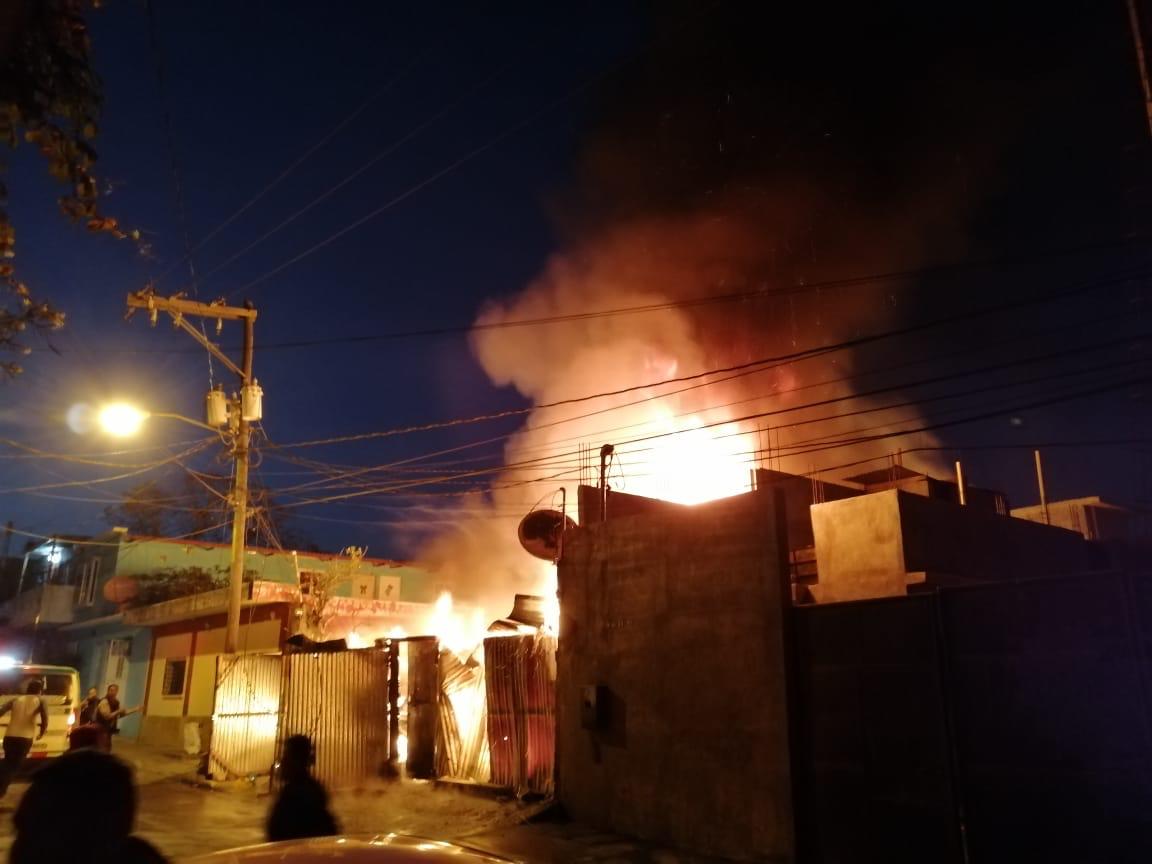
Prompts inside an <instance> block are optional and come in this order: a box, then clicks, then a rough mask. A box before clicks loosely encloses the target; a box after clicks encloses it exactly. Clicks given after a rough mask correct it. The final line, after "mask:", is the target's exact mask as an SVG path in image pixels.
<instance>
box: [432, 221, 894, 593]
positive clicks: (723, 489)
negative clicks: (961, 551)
mask: <svg viewBox="0 0 1152 864" xmlns="http://www.w3.org/2000/svg"><path fill="white" fill-rule="evenodd" d="M739 209H740V208H724V209H723V210H718V211H714V212H707V213H701V214H696V215H690V216H654V217H648V218H643V219H635V220H630V221H627V222H625V223H623V224H619V225H616V226H614V227H612V228H609V229H606V230H604V231H602V232H599V233H597V234H595V235H593V236H590V237H589V238H588V239H586V240H584V241H582V242H579V243H577V244H576V245H574V246H573V248H571V249H569V250H568V251H566V252H564V253H561V254H558V255H556V256H555V257H554V258H553V259H552V260H551V261H550V262H549V264H548V266H547V267H546V269H545V270H544V272H543V273H542V274H541V275H540V276H539V277H538V278H537V279H536V280H535V281H534V282H533V283H532V284H531V285H529V286H528V287H527V288H526V289H525V290H524V291H523V292H521V293H520V294H518V295H516V296H515V297H513V298H512V299H510V300H508V301H505V302H500V303H493V304H492V305H490V306H489V307H488V308H487V309H485V310H484V311H483V313H482V314H481V315H480V317H479V319H478V323H482V324H495V323H501V322H510V321H518V320H524V319H541V318H558V319H564V320H560V321H557V322H556V323H553V324H546V325H535V326H528V327H503V328H490V329H479V330H477V331H475V332H474V334H473V339H472V343H473V348H474V352H475V355H476V357H477V359H478V360H479V362H480V363H481V365H482V366H483V368H484V370H485V371H486V372H487V374H488V375H489V377H490V378H491V380H492V381H493V383H495V384H497V385H499V386H511V387H515V388H516V389H517V390H518V391H519V392H520V393H521V394H523V395H524V396H525V397H527V398H528V399H530V400H531V401H532V402H533V403H534V404H536V405H537V406H545V407H538V408H537V409H536V410H534V411H533V412H532V413H531V414H530V415H529V416H528V418H527V420H526V422H525V423H524V426H523V428H522V429H521V430H520V431H519V432H518V433H516V434H515V435H514V436H512V438H511V439H510V440H509V441H508V442H507V445H506V448H505V464H506V466H507V468H506V470H505V472H504V473H503V474H502V475H501V476H500V477H498V478H497V479H496V481H495V483H494V486H495V489H494V491H493V492H492V494H491V498H490V500H488V499H486V507H487V512H486V513H483V514H481V515H479V516H478V515H476V513H475V509H476V507H477V506H479V505H480V502H478V501H472V502H469V504H468V507H469V510H470V511H472V515H471V516H462V517H461V521H460V523H459V524H458V525H457V526H456V527H455V528H454V529H453V530H452V531H450V532H449V533H447V534H445V535H443V536H441V537H440V538H438V539H437V540H435V541H434V542H433V543H431V544H430V545H429V546H428V547H427V548H426V549H425V550H424V552H423V554H422V555H421V558H422V559H423V560H424V561H426V562H428V563H430V564H431V565H433V566H434V567H436V568H437V570H438V571H439V573H440V575H441V578H443V579H444V580H445V581H446V582H448V583H449V584H454V585H456V586H457V588H458V590H461V592H462V593H463V594H464V595H465V596H468V595H469V594H470V595H472V597H473V598H474V599H478V600H481V601H482V602H484V603H485V604H486V605H487V606H488V608H489V609H490V610H493V611H498V612H501V613H503V611H505V610H503V609H502V608H501V607H502V605H506V604H507V603H508V602H509V601H510V599H511V594H512V593H514V592H516V591H539V590H541V589H542V587H544V586H546V585H547V582H548V578H549V571H550V570H551V568H550V567H549V565H547V564H546V563H544V562H540V561H536V560H534V559H532V558H531V557H529V556H528V554H527V553H525V552H524V551H523V550H522V549H521V548H520V546H519V544H518V542H517V539H516V525H517V522H518V521H519V519H520V518H521V517H522V516H523V515H525V514H526V513H527V512H528V511H529V509H531V508H532V506H533V505H539V506H550V507H557V506H558V502H559V500H560V497H559V495H558V494H550V493H557V491H558V490H559V489H560V487H562V486H563V487H565V488H566V490H567V501H568V506H569V508H570V511H569V512H570V513H571V515H573V516H574V515H575V513H574V502H575V488H576V485H577V483H578V482H579V481H580V480H581V479H584V480H585V482H589V481H592V480H593V472H592V468H593V462H594V461H595V459H594V455H593V457H592V458H588V457H587V456H582V455H581V446H582V445H583V446H584V447H585V448H588V449H591V450H592V451H593V453H595V452H597V451H598V450H599V447H600V445H601V444H604V443H612V444H615V445H616V447H617V457H616V460H615V463H614V468H613V472H612V474H611V476H610V478H609V479H610V483H611V485H612V487H613V488H616V489H621V490H623V491H628V492H634V493H637V494H644V495H651V496H654V497H660V498H667V499H671V500H677V501H683V502H686V503H692V502H694V501H697V500H706V499H709V498H714V497H720V496H722V495H726V494H738V493H740V492H742V491H745V490H747V489H748V488H749V472H750V469H752V468H754V467H757V466H761V465H765V466H766V465H771V466H772V467H777V468H780V469H782V470H786V471H793V472H797V473H808V472H809V471H812V470H816V469H825V468H829V467H831V466H837V465H842V464H844V463H847V462H856V461H858V460H862V459H866V458H868V457H871V456H875V455H881V454H887V453H889V452H891V451H893V450H894V449H895V446H896V445H894V444H893V443H891V442H887V441H882V442H875V443H872V444H867V445H863V444H862V445H856V446H853V447H850V448H837V449H829V450H823V451H820V450H816V449H815V448H817V447H819V446H821V444H822V443H823V440H824V439H835V438H839V437H841V436H848V437H851V433H852V432H853V430H856V429H858V428H865V427H875V426H877V425H878V424H881V425H883V424H888V425H891V424H893V423H895V422H896V421H897V420H903V421H904V422H902V423H900V424H899V425H900V426H902V427H908V426H911V425H915V422H916V415H915V412H910V411H909V410H907V409H903V410H899V411H892V412H879V413H876V414H862V415H858V416H855V417H844V416H841V415H843V414H845V413H846V412H848V411H859V410H860V409H861V408H863V407H869V406H868V405H866V404H865V403H864V402H862V401H861V400H852V401H844V402H834V401H833V402H830V403H829V404H825V405H820V406H814V407H809V408H803V407H801V406H806V405H809V404H811V403H815V402H828V400H835V399H837V398H838V397H843V396H847V395H850V394H851V393H852V392H853V382H852V381H851V380H846V379H850V377H851V376H852V374H853V372H854V369H855V365H856V364H855V355H854V354H853V353H852V352H844V351H839V352H829V353H827V354H821V355H818V356H816V357H813V358H810V359H803V360H799V361H796V362H786V363H773V364H764V365H762V366H755V367H753V368H752V369H748V370H741V371H740V372H738V373H718V374H714V375H709V376H707V377H703V378H698V379H693V380H688V381H684V382H681V383H670V384H660V383H659V382H662V381H667V380H668V379H673V378H685V377H688V376H695V375H699V374H700V373H704V372H708V371H709V370H713V369H717V368H723V367H729V366H735V365H740V364H747V363H752V362H754V361H757V360H759V359H762V358H768V357H779V356H782V355H787V354H791V353H794V352H796V351H800V350H806V349H809V348H819V347H821V346H830V345H833V344H835V343H837V342H840V341H842V340H844V339H848V338H851V337H853V336H855V335H858V334H859V333H860V332H862V328H863V330H866V331H868V332H872V331H873V330H874V329H875V328H877V327H880V326H883V323H884V321H885V319H887V318H888V317H890V316H889V315H888V314H887V313H886V311H885V303H884V297H883V295H880V294H878V292H877V291H876V290H875V289H874V288H871V287H868V286H862V287H857V288H853V289H851V290H848V291H838V292H829V291H817V290H812V291H803V290H801V291H797V292H794V293H782V292H779V291H775V290H774V289H775V288H777V287H778V286H789V285H790V284H791V283H789V282H785V281H784V280H782V279H780V278H779V275H778V273H777V272H776V271H777V270H778V264H777V261H776V260H774V259H778V257H779V247H778V246H774V245H773V244H772V243H771V242H770V241H769V240H768V238H767V236H766V235H765V233H764V231H763V230H761V229H760V228H759V227H758V226H757V224H756V223H755V221H754V220H743V221H742V220H738V219H734V218H732V217H731V216H730V215H725V214H731V213H732V212H733V211H734V210H735V211H737V212H739ZM886 287H890V286H886ZM753 291H761V292H763V296H761V297H756V298H754V299H742V300H735V301H733V300H731V299H727V296H728V295H731V294H734V293H746V292H753ZM720 298H723V299H720ZM710 299H712V302H709V301H710ZM635 307H643V308H645V309H646V310H648V311H642V312H634V313H628V314H599V313H607V312H610V311H614V310H620V309H630V308H635ZM652 307H656V308H652ZM572 316H581V317H579V318H577V319H576V320H572ZM622 390H624V391H627V392H624V393H618V394H617V395H610V396H602V397H599V398H594V399H590V400H584V401H578V402H575V403H570V404H564V405H559V406H555V407H546V406H549V405H551V403H555V402H560V401H563V400H569V399H572V398H575V397H583V396H589V395H592V394H601V393H608V392H616V391H622ZM786 409H790V410H786ZM796 409H798V410H796ZM765 412H783V413H775V414H773V415H772V416H766V417H762V418H757V419H749V420H744V421H741V422H734V421H735V420H736V418H740V417H747V416H748V415H753V414H761V413H765ZM810 420H818V422H813V423H805V422H804V421H810ZM715 424H721V425H715ZM863 434H874V430H873V431H872V432H865V433H863ZM769 442H771V447H769ZM805 442H810V443H805ZM808 451H811V452H808ZM790 453H798V454H801V455H788V454H790ZM883 464H884V463H883V462H882V461H881V462H878V463H872V464H866V465H864V466H863V467H861V468H858V469H857V470H866V469H868V468H870V467H880V466H882V465H883ZM834 473H835V472H830V473H829V474H827V475H823V476H825V477H826V479H830V478H831V476H833V474H834ZM841 473H843V472H841ZM480 586H482V590H481V591H480V596H477V588H478V587H480ZM469 589H471V590H469Z"/></svg>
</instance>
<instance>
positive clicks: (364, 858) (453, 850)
mask: <svg viewBox="0 0 1152 864" xmlns="http://www.w3.org/2000/svg"><path fill="white" fill-rule="evenodd" d="M336 860H339V861H340V864H514V862H512V861H511V860H510V859H508V858H501V857H499V856H496V855H491V854H489V853H487V852H481V851H479V850H476V849H468V848H466V847H464V846H457V845H456V844H455V843H446V842H444V841H441V840H424V839H422V838H420V837H407V836H404V835H401V834H381V835H379V836H377V837H371V838H364V837H323V838H319V839H316V840H287V841H285V842H283V843H262V844H260V845H259V846H244V847H241V848H239V849H226V850H224V851H223V852H213V853H212V854H211V855H203V856H200V857H198V858H192V859H189V860H188V861H186V862H185V864H272V862H277V864H313V862H316V864H325V862H329V861H336Z"/></svg>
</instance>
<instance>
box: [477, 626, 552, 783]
mask: <svg viewBox="0 0 1152 864" xmlns="http://www.w3.org/2000/svg"><path fill="white" fill-rule="evenodd" d="M484 666H485V677H486V681H487V688H486V689H487V697H488V744H489V747H490V748H491V756H492V782H493V783H495V784H497V785H499V786H507V787H509V788H511V789H514V790H515V791H516V794H518V795H523V794H525V793H528V792H535V793H540V794H544V795H548V794H551V793H552V789H553V784H554V779H555V758H556V640H555V638H554V637H551V636H544V635H539V634H532V635H522V636H500V637H490V638H488V639H485V640H484Z"/></svg>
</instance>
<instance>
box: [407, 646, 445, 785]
mask: <svg viewBox="0 0 1152 864" xmlns="http://www.w3.org/2000/svg"><path fill="white" fill-rule="evenodd" d="M407 648H408V711H407V727H406V729H407V734H408V776H409V777H415V778H417V779H420V780H429V779H431V778H432V777H434V776H435V775H436V737H437V736H436V730H437V726H439V716H438V715H439V712H440V699H439V695H440V687H439V680H438V679H439V677H440V675H439V672H440V643H439V642H438V641H437V639H436V637H435V636H428V637H423V638H416V639H411V640H409V641H408V643H407Z"/></svg>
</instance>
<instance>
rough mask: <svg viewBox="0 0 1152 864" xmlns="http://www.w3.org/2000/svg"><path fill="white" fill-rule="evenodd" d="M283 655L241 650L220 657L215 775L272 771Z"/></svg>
mask: <svg viewBox="0 0 1152 864" xmlns="http://www.w3.org/2000/svg"><path fill="white" fill-rule="evenodd" d="M282 659H283V658H282V657H281V656H280V655H278V654H242V655H240V656H238V657H224V656H222V657H219V658H218V659H217V661H216V705H215V710H214V711H213V713H212V744H211V747H210V749H209V772H210V774H211V776H213V777H219V778H225V777H252V776H259V775H264V774H269V773H271V771H272V765H273V764H274V763H275V761H276V737H277V731H278V727H279V721H280V679H281V661H282Z"/></svg>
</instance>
